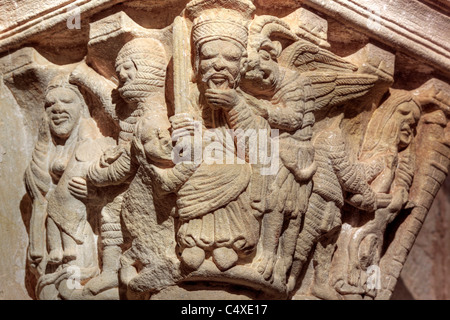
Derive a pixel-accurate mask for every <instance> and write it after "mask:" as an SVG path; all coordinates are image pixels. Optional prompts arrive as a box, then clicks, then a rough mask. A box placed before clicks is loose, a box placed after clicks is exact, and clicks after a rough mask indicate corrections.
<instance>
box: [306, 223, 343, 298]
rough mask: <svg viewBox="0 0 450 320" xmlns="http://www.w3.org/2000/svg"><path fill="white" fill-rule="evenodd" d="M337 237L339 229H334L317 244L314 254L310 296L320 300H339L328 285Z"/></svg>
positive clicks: (338, 296) (337, 295)
mask: <svg viewBox="0 0 450 320" xmlns="http://www.w3.org/2000/svg"><path fill="white" fill-rule="evenodd" d="M338 236H339V229H335V230H333V231H331V232H330V233H328V234H326V235H324V237H323V238H322V240H321V241H319V242H318V243H317V246H316V251H315V253H314V258H313V264H314V281H313V285H312V289H311V291H312V294H313V295H314V296H316V297H318V298H320V299H325V300H341V299H342V298H341V296H340V295H339V294H338V293H337V292H336V290H335V289H334V288H333V287H332V286H331V285H330V283H329V280H330V277H329V272H330V268H331V262H332V259H333V254H334V251H335V250H336V241H337V238H338Z"/></svg>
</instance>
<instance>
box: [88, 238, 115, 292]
mask: <svg viewBox="0 0 450 320" xmlns="http://www.w3.org/2000/svg"><path fill="white" fill-rule="evenodd" d="M121 253H122V249H121V248H120V247H118V246H107V247H105V248H104V249H103V269H102V273H101V274H100V275H99V276H97V277H95V278H94V279H92V280H90V281H89V282H88V283H87V284H86V286H85V287H84V292H83V295H94V296H95V295H97V294H99V293H100V292H103V291H105V290H108V289H112V288H116V287H118V286H119V276H118V270H119V258H120V255H121Z"/></svg>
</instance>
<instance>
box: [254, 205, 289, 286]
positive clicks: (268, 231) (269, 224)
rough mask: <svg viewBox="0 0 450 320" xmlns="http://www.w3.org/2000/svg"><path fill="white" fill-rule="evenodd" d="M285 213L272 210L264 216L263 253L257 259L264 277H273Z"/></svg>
mask: <svg viewBox="0 0 450 320" xmlns="http://www.w3.org/2000/svg"><path fill="white" fill-rule="evenodd" d="M283 220H284V214H283V213H281V212H279V211H272V212H270V213H268V214H266V215H265V216H264V222H263V227H264V230H263V237H262V253H261V255H260V257H259V259H257V261H259V262H258V265H257V270H258V272H259V273H260V274H262V276H263V277H264V279H266V280H269V279H270V278H272V275H273V269H274V264H275V261H276V260H275V257H276V251H277V248H278V241H279V239H280V234H281V229H282V227H283Z"/></svg>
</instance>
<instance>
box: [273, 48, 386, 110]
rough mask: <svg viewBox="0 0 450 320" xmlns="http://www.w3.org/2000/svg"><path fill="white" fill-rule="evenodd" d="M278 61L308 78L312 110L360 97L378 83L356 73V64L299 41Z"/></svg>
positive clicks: (373, 79) (370, 77)
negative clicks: (313, 101) (313, 99)
mask: <svg viewBox="0 0 450 320" xmlns="http://www.w3.org/2000/svg"><path fill="white" fill-rule="evenodd" d="M279 60H280V63H282V64H284V65H285V66H286V67H287V68H289V69H292V70H296V71H298V72H300V73H301V74H302V75H303V76H305V77H307V78H308V79H310V81H311V84H312V87H313V91H314V95H315V99H316V103H315V106H314V108H313V109H314V110H319V109H321V108H324V107H326V106H330V107H331V106H335V105H338V104H340V103H344V102H346V101H349V100H352V99H355V98H358V97H361V96H363V95H365V94H366V93H367V92H368V91H369V90H370V89H371V88H372V87H373V85H374V84H375V82H377V80H378V77H377V76H373V75H369V74H362V73H356V71H357V70H358V67H357V66H356V65H354V64H352V63H350V62H348V61H345V60H344V59H342V58H341V57H339V56H337V55H335V54H334V53H332V52H330V51H328V50H325V49H323V48H320V47H319V46H316V45H314V44H312V43H309V42H306V41H303V40H299V41H297V42H295V43H294V44H293V45H291V46H289V47H288V48H287V49H286V50H284V51H283V53H282V54H281V56H280V59H279Z"/></svg>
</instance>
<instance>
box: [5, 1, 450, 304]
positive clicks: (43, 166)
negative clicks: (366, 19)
mask: <svg viewBox="0 0 450 320" xmlns="http://www.w3.org/2000/svg"><path fill="white" fill-rule="evenodd" d="M181 2H182V1H181ZM312 2H313V3H314V1H312ZM133 3H134V2H133ZM186 3H187V4H186ZM264 3H265V2H264V1H251V0H192V1H189V2H187V1H185V2H184V3H183V4H182V8H181V7H180V8H181V9H180V10H179V11H178V12H177V14H176V15H174V17H172V20H171V21H170V23H168V24H165V25H161V26H159V27H157V28H154V27H153V28H152V27H148V26H143V24H142V22H141V21H140V22H139V23H138V22H137V21H135V20H134V19H133V16H134V15H133V12H136V10H141V9H142V10H145V8H143V7H141V6H139V5H137V4H135V5H130V7H127V6H123V7H119V8H118V9H116V10H115V11H114V12H109V13H108V14H100V15H97V16H95V18H92V19H91V20H90V24H89V34H86V37H87V38H88V39H87V40H86V42H85V44H84V46H85V48H84V49H85V52H84V53H83V54H82V55H83V57H82V59H75V60H77V61H70V62H67V63H61V62H60V61H55V59H54V56H52V55H50V54H47V53H44V52H42V51H41V52H40V50H37V49H36V48H33V47H31V46H26V47H23V48H19V49H17V50H15V51H14V52H10V53H8V54H7V55H4V56H3V57H1V60H0V65H1V71H2V74H3V82H4V84H5V85H6V87H7V88H8V90H10V92H11V93H12V96H13V97H14V98H15V100H16V102H17V104H18V105H19V106H20V107H21V108H22V109H23V110H26V113H27V115H28V118H29V119H32V122H30V124H29V125H30V127H31V128H35V129H32V130H31V133H30V134H32V135H33V148H31V149H30V157H28V159H29V162H28V163H27V168H26V170H25V173H24V185H25V188H26V197H28V199H29V202H30V203H29V218H28V220H27V219H24V220H27V221H26V224H27V226H28V228H27V234H28V239H29V241H28V247H27V257H26V260H27V263H26V266H25V268H26V270H27V272H28V273H29V277H31V278H32V280H30V283H32V285H30V288H29V291H32V296H33V297H34V298H36V299H62V300H70V299H87V300H89V299H164V298H180V297H182V296H187V297H189V292H192V291H195V290H196V288H201V289H202V290H205V288H207V290H206V291H208V290H210V291H213V292H215V293H216V294H217V292H218V291H223V292H226V293H227V294H229V295H230V296H231V297H234V298H236V297H240V295H242V296H245V297H247V298H252V299H259V298H265V299H335V300H344V299H370V300H372V299H389V298H390V297H391V295H392V292H393V290H394V288H395V284H396V281H397V279H398V277H399V275H400V271H401V269H402V267H403V265H404V263H405V261H406V258H407V255H408V252H409V251H410V250H411V248H412V246H413V244H414V240H415V238H416V237H417V234H418V232H419V230H420V228H421V226H422V224H423V221H424V219H425V217H426V215H427V212H428V210H429V209H430V207H431V204H432V202H433V199H434V197H435V196H436V194H437V192H438V191H439V189H440V186H441V185H442V184H443V183H444V181H445V178H446V176H447V174H448V170H449V167H450V122H449V119H450V86H449V85H448V84H447V83H446V82H445V81H444V80H445V79H444V80H443V78H442V77H432V76H429V77H428V78H427V79H424V80H423V81H415V82H414V83H411V84H408V85H401V84H399V82H398V81H397V73H396V64H397V61H396V59H398V57H399V54H396V53H395V51H393V50H392V49H390V48H389V47H388V46H386V45H385V44H382V43H380V42H378V41H369V40H368V41H366V43H363V44H362V45H360V46H358V47H357V48H354V50H352V52H351V54H346V55H343V54H341V53H340V52H343V51H339V50H335V47H334V46H333V45H332V43H333V41H338V40H336V39H328V34H327V28H328V21H327V20H326V19H325V18H324V16H323V14H318V12H317V11H316V10H315V9H313V8H311V7H307V6H306V7H301V5H297V7H295V8H290V11H289V14H285V13H283V14H277V11H276V10H272V11H271V10H268V9H267V6H266V5H264ZM155 6H156V5H155ZM312 7H314V5H312ZM130 8H131V9H130ZM314 8H315V7H314ZM334 23H337V22H336V21H334ZM333 32H334V33H333ZM329 34H330V35H333V34H338V31H336V30H333V31H332V32H330V33H329ZM361 37H362V36H361ZM411 59H412V58H411ZM63 60H64V59H63ZM3 157H7V155H3ZM25 217H26V215H25ZM199 290H200V289H199ZM186 292H188V293H186ZM218 296H219V295H218ZM195 297H198V296H195ZM199 297H201V298H210V297H209V296H208V295H207V294H205V295H204V296H202V295H201V293H200V294H199Z"/></svg>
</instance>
